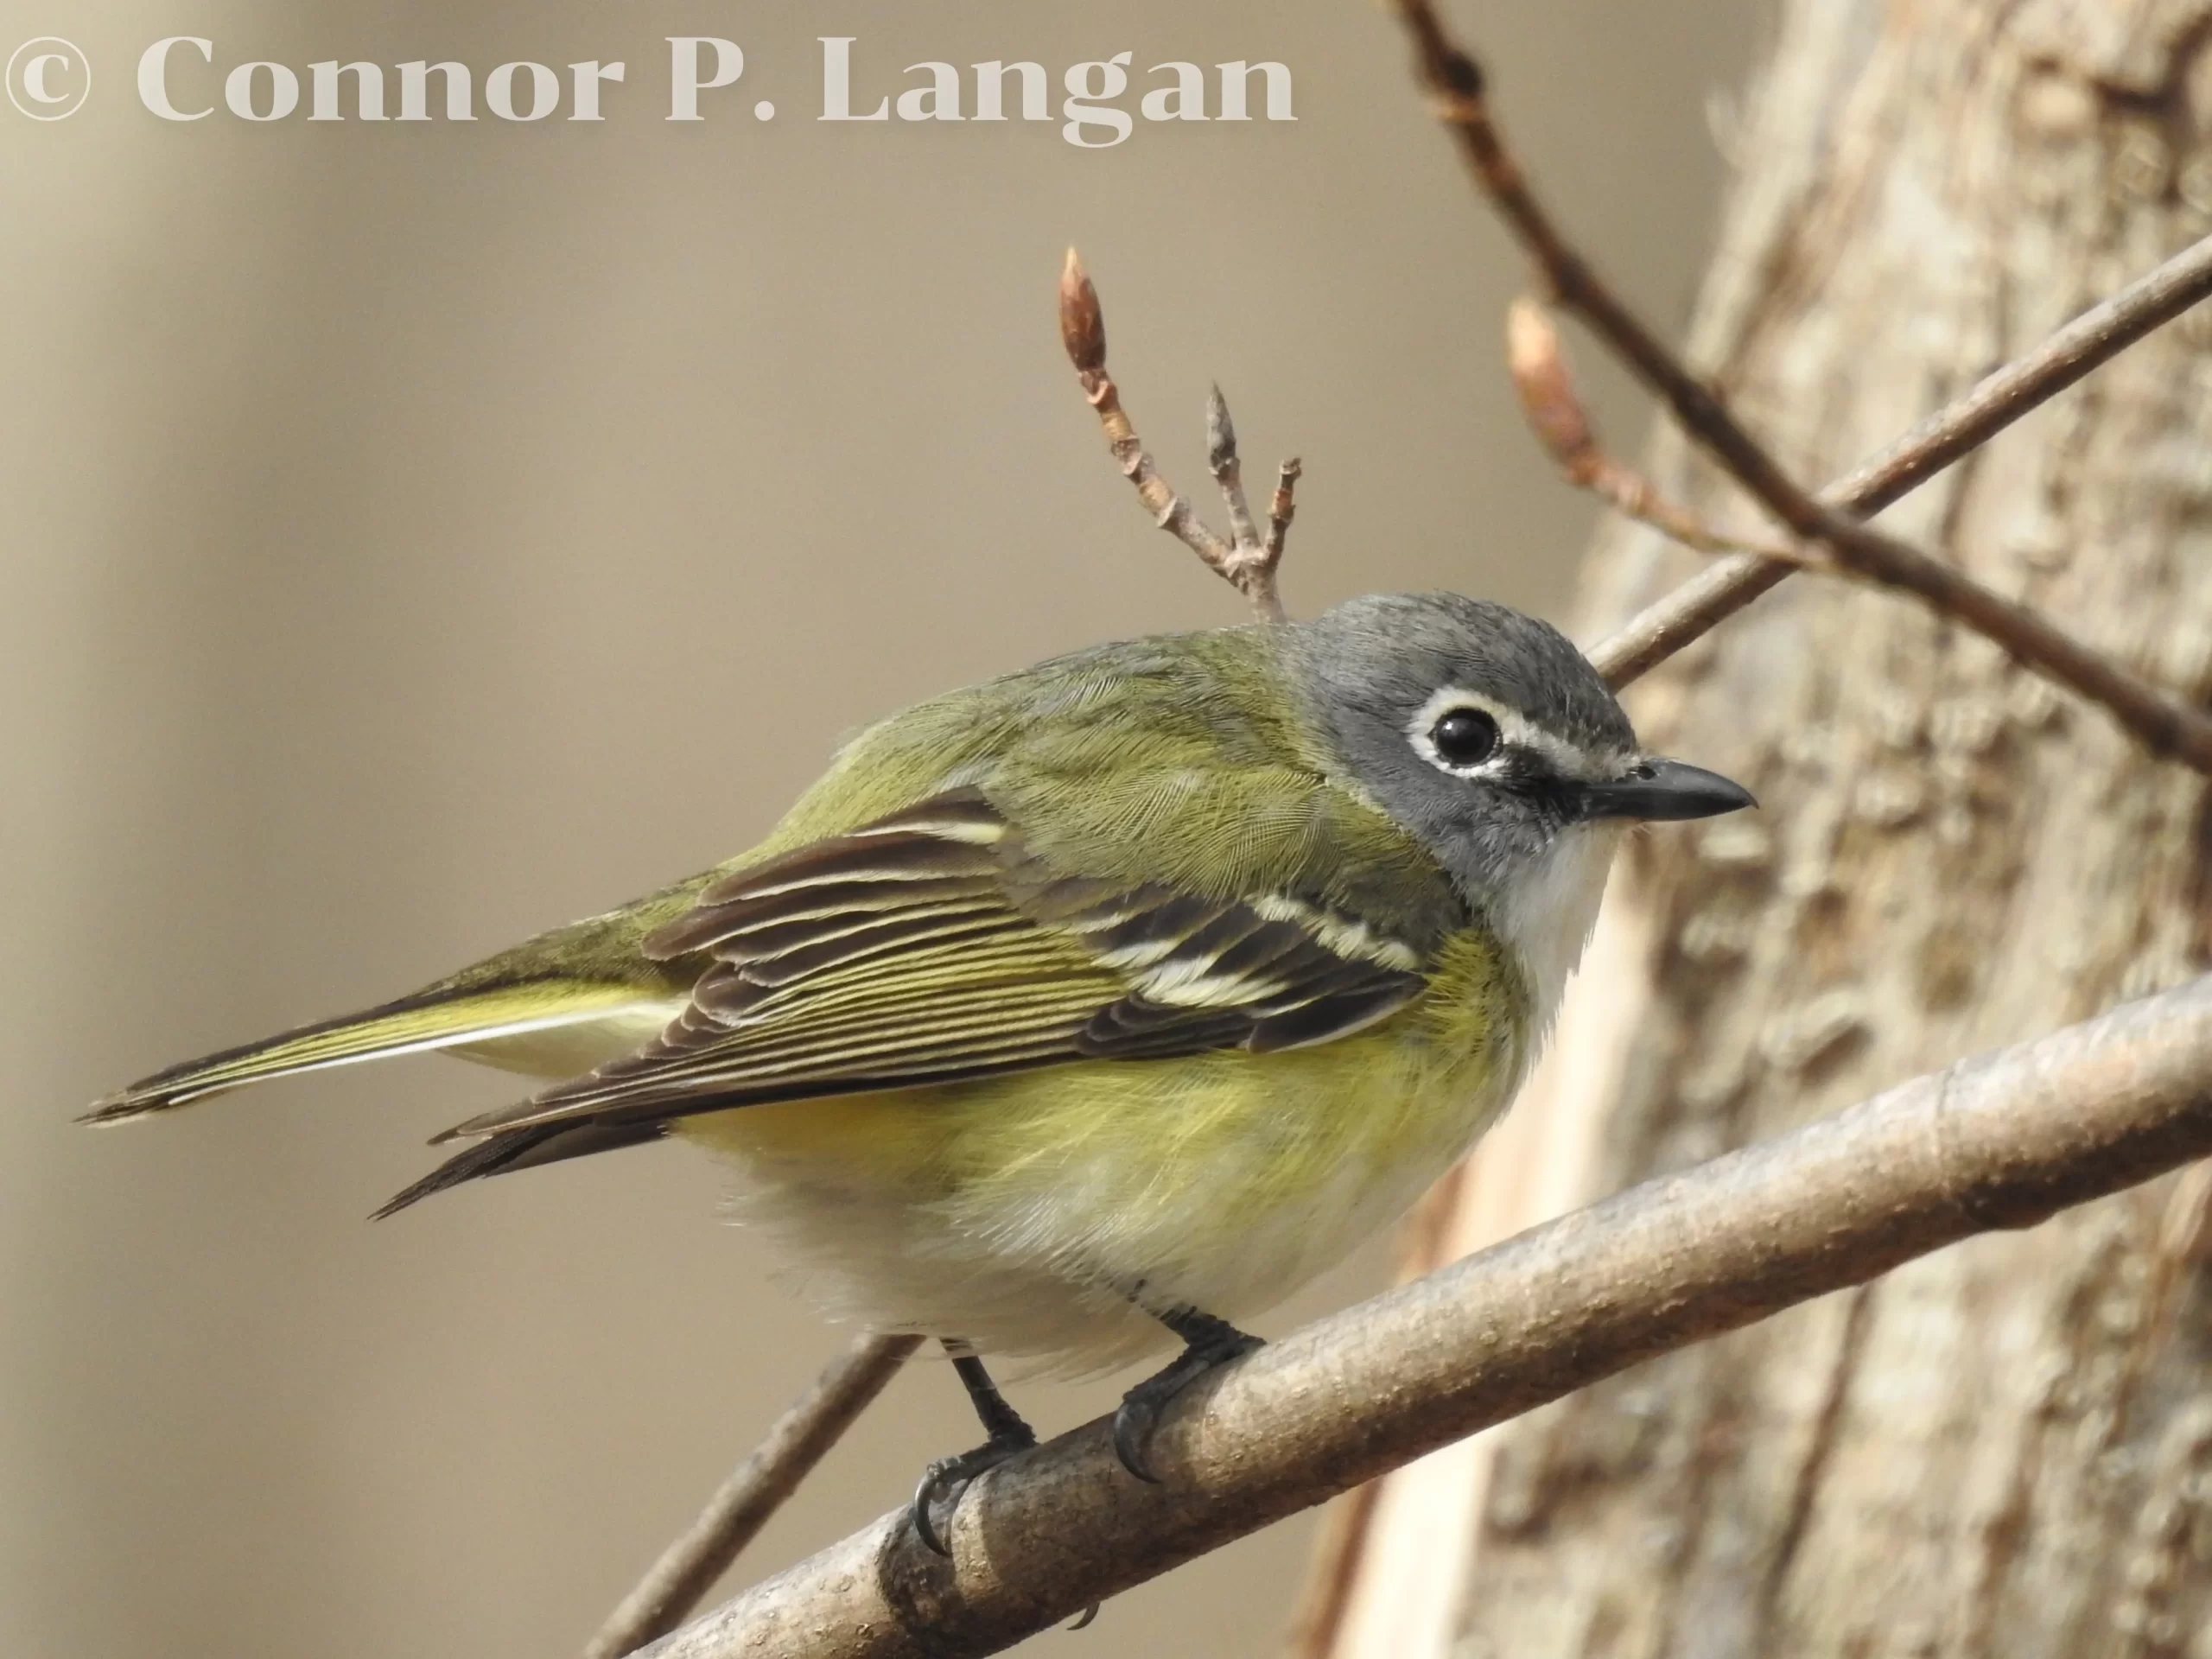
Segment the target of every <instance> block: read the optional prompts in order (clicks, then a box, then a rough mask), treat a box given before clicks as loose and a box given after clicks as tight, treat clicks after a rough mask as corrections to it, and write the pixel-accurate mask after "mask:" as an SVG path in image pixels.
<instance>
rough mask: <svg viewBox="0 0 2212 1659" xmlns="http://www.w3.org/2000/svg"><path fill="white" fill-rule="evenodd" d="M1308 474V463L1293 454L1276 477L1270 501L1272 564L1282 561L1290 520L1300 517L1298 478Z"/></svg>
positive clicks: (1267, 542)
mask: <svg viewBox="0 0 2212 1659" xmlns="http://www.w3.org/2000/svg"><path fill="white" fill-rule="evenodd" d="M1305 476H1306V463H1305V462H1304V461H1300V460H1299V458H1298V457H1297V456H1296V455H1293V456H1292V457H1291V458H1290V459H1289V460H1288V461H1285V462H1283V464H1282V468H1281V472H1280V473H1279V474H1277V476H1276V478H1275V493H1274V499H1271V500H1270V501H1269V502H1268V539H1267V540H1266V542H1265V543H1262V545H1263V546H1264V547H1265V548H1266V549H1267V555H1268V563H1270V564H1281V563H1282V546H1283V543H1284V542H1286V541H1287V540H1288V539H1289V537H1290V521H1291V520H1292V519H1294V518H1296V517H1298V480H1300V479H1301V478H1303V477H1305Z"/></svg>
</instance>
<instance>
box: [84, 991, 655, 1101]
mask: <svg viewBox="0 0 2212 1659" xmlns="http://www.w3.org/2000/svg"><path fill="white" fill-rule="evenodd" d="M648 1001H649V998H648V997H647V995H645V994H643V993H641V992H640V990H639V988H638V987H637V986H634V985H619V984H606V983H592V982H586V981H579V980H573V979H559V978H550V979H541V980H531V981H524V982H521V983H516V984H506V985H498V986H488V987H484V988H479V989H474V990H462V989H458V988H432V989H430V990H428V991H423V992H418V993H417V994H416V995H413V996H409V997H402V998H401V999H400V1000H399V1001H397V1002H387V1003H385V1004H384V1005H383V1006H382V1007H374V1008H369V1009H366V1010H365V1011H363V1012H361V1013H359V1014H343V1015H340V1017H339V1018H337V1019H335V1020H320V1021H318V1022H317V1023H315V1024H314V1025H311V1026H302V1027H299V1028H298V1029H296V1030H294V1031H287V1032H283V1033H279V1034H278V1035H277V1036H274V1037H270V1038H265V1039H263V1040H262V1041H260V1042H257V1043H247V1044H245V1045H244V1046H241V1047H238V1048H226V1049H225V1050H223V1051H222V1052H220V1053H216V1054H208V1055H205V1056H203V1057H201V1058H199V1059H196V1060H187V1061H185V1062H184V1063H183V1064H182V1065H172V1066H170V1067H168V1069H167V1070H166V1071H156V1073H154V1075H153V1076H152V1077H143V1078H141V1079H140V1080H139V1081H138V1082H137V1083H134V1084H131V1085H130V1087H129V1088H128V1089H124V1090H118V1091H117V1092H116V1093H114V1094H112V1095H110V1096H108V1097H107V1098H106V1099H105V1100H102V1101H99V1102H98V1103H95V1104H94V1105H93V1107H92V1109H91V1110H90V1111H88V1112H86V1114H85V1115H84V1116H83V1117H82V1118H81V1119H80V1120H79V1121H80V1122H86V1123H119V1122H124V1120H126V1119H129V1118H134V1117H143V1116H146V1115H147V1114H149V1113H151V1112H165V1111H168V1110H169V1109H172V1108H174V1107H177V1106H182V1105H185V1104H187V1103H190V1102H192V1101H195V1100H204V1099H206V1098H207V1096H210V1095H219V1094H223V1093H225V1092H226V1091H228V1090H232V1089H240V1088H243V1087H245V1085H246V1084H251V1083H265V1082H267V1081H269V1080H270V1078H273V1077H291V1076H294V1075H295V1074H296V1073H298V1072H302V1071H321V1069H322V1068H324V1067H326V1066H332V1065H352V1064H353V1062H355V1061H357V1060H375V1059H382V1058H385V1057H386V1056H388V1055H392V1054H414V1053H420V1052H424V1051H426V1050H429V1049H438V1048H458V1047H469V1046H475V1045H493V1046H497V1045H500V1044H504V1043H509V1042H511V1041H512V1039H527V1038H528V1037H529V1036H530V1035H531V1033H537V1032H550V1031H553V1030H556V1029H557V1028H559V1027H574V1026H581V1025H588V1024H594V1023H601V1022H612V1021H614V1020H619V1019H620V1018H621V1016H622V1015H623V1014H625V1013H626V1012H627V1011H629V1010H632V1009H636V1008H638V1007H640V1006H641V1005H644V1004H645V1003H647V1002H648ZM485 1058H493V1056H492V1055H486V1056H485ZM503 1063H504V1062H503ZM522 1069H534V1068H530V1067H527V1066H524V1067H523V1068H522ZM579 1069H581V1068H579Z"/></svg>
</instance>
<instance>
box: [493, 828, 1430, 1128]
mask: <svg viewBox="0 0 2212 1659" xmlns="http://www.w3.org/2000/svg"><path fill="white" fill-rule="evenodd" d="M646 950H647V951H648V953H649V954H651V955H652V956H655V957H660V958H663V959H677V958H683V957H703V958H705V959H706V960H707V963H708V965H707V966H706V968H705V969H704V971H703V972H702V974H701V976H700V977H699V979H698V980H697V982H696V985H695V987H694V988H693V991H692V995H691V1001H690V1004H689V1005H688V1006H687V1007H685V1008H684V1010H683V1013H682V1014H680V1015H679V1016H678V1017H677V1019H676V1020H674V1021H673V1022H672V1023H671V1025H670V1026H669V1027H668V1028H667V1029H666V1031H665V1032H664V1033H662V1035H661V1036H660V1037H659V1038H658V1039H655V1040H654V1041H653V1042H652V1043H650V1044H648V1045H647V1046H645V1048H643V1049H642V1050H641V1051H639V1052H638V1053H637V1054H635V1055H632V1056H630V1057H627V1058H623V1059H620V1060H616V1061H614V1062H613V1063H612V1064H609V1065H604V1066H602V1067H601V1068H600V1069H599V1070H598V1071H594V1072H592V1073H590V1074H588V1076H585V1077H580V1078H578V1079H576V1080H575V1081H574V1082H572V1083H568V1084H562V1085H560V1086H558V1087H556V1088H553V1089H550V1090H546V1091H545V1092H543V1093H542V1094H540V1095H538V1096H536V1097H534V1098H533V1099H531V1100H529V1101H526V1102H524V1103H522V1104H520V1105H518V1106H515V1107H512V1108H509V1109H505V1110H502V1111H499V1112H494V1113H491V1114H488V1115H486V1116H482V1117H479V1118H476V1119H474V1120H472V1121H471V1122H467V1123H465V1124H462V1125H461V1127H460V1128H457V1129H456V1130H454V1132H453V1133H454V1134H455V1135H486V1134H491V1135H499V1134H501V1133H505V1134H512V1133H514V1132H516V1131H519V1130H533V1129H543V1128H548V1127H550V1126H556V1125H563V1124H575V1123H579V1122H583V1121H587V1120H588V1121H591V1122H595V1123H597V1124H600V1125H601V1126H607V1125H611V1124H613V1123H617V1122H621V1123H636V1122H640V1121H642V1120H648V1119H651V1120H660V1119H665V1118H668V1117H671V1116H682V1115H683V1114H685V1113H688V1112H697V1111H710V1110H720V1109H724V1108H727V1107H730V1106H735V1105H742V1104H746V1103H758V1102H765V1101H780V1100H792V1099H800V1098H805V1097H808V1096H821V1095H833V1094H854V1093H872V1092H875V1091H878V1090H887V1089H898V1088H907V1087H912V1086H915V1085H918V1084H942V1083H949V1082H956V1081H961V1080H965V1079H970V1078H976V1077H988V1076H991V1075H994V1074H996V1073H1000V1072H1004V1071H1018V1070H1024V1069H1028V1068H1033V1067H1037V1066H1045V1065H1055V1064H1058V1063H1062V1062H1065V1061H1070V1060H1077V1059H1099V1058H1127V1059H1147V1058H1165V1057H1168V1056H1173V1055H1179V1054H1189V1053H1194V1052H1200V1051H1204V1050H1208V1049H1222V1048H1235V1047H1243V1048H1246V1049H1249V1050H1253V1051H1255V1052H1266V1051H1269V1050H1274V1049H1281V1048H1289V1047H1295V1046H1300V1045H1303V1044H1307V1043H1319V1042H1325V1041H1328V1040H1330V1039H1332V1038H1336V1037H1339V1036H1342V1035H1344V1034H1345V1033H1349V1032H1351V1031H1355V1030H1357V1029H1359V1028H1360V1027H1363V1026H1366V1025H1369V1024H1371V1023H1372V1022H1374V1021H1375V1020H1380V1019H1382V1018H1384V1017H1385V1016H1387V1015H1389V1014H1391V1013H1393V1012H1395V1010H1396V1009H1398V1008H1400V1007H1402V1006H1404V1005H1405V1003H1407V1002H1408V1001H1410V1000H1411V999H1412V998H1414V996H1415V995H1419V993H1420V991H1421V988H1422V987H1423V985H1424V983H1425V980H1424V978H1423V975H1422V973H1421V968H1422V963H1421V958H1420V957H1419V956H1418V955H1417V953H1416V952H1415V950H1414V948H1413V947H1411V946H1410V945H1408V944H1405V943H1403V942H1402V941H1400V940H1397V939H1394V938H1386V937H1383V935H1381V934H1378V933H1377V932H1376V931H1374V930H1372V929H1371V928H1369V927H1367V926H1364V925H1361V924H1360V923H1358V922H1357V921H1354V920H1352V919H1351V918H1346V917H1343V916H1339V915H1335V914H1332V913H1331V912H1327V911H1325V910H1323V909H1320V908H1319V907H1317V906H1313V905H1312V904H1310V903H1305V902H1301V901H1299V900H1297V899H1292V898H1290V897H1287V896H1284V895H1272V894H1257V895H1251V896H1247V897H1245V898H1242V899H1213V898H1202V897H1198V896H1196V895H1193V894H1191V893H1183V892H1179V891H1177V890H1176V889H1174V888H1173V887H1166V886H1163V885H1160V884H1157V883H1147V884H1140V885H1137V886H1135V887H1131V886H1128V885H1126V884H1123V883H1121V882H1116V881H1111V880H1102V879H1099V878H1096V877H1086V876H1082V875H1071V874H1065V873H1064V872H1061V871H1058V870H1057V869H1054V868H1052V867H1050V866H1049V865H1047V864H1046V863H1045V862H1044V861H1042V860H1040V859H1039V858H1037V857H1036V856H1035V855H1033V854H1032V853H1031V852H1030V850H1029V849H1027V846H1026V845H1025V844H1024V842H1023V840H1022V837H1021V836H1020V834H1019V833H1018V831H1017V830H1016V829H1014V827H1013V826H1012V825H1011V824H1010V823H1008V822H1007V819H1006V818H1005V817H1003V816H1001V814H1000V812H999V811H998V810H995V808H994V807H993V806H992V805H991V804H990V803H989V801H988V800H987V799H986V798H984V796H983V795H982V793H981V792H979V791H974V790H957V791H950V792H949V793H946V794H942V795H939V796H937V797H934V798H931V799H929V800H926V801H924V802H922V803H921V804H918V805H917V806H914V807H911V808H908V809H907V810H904V811H900V812H898V813H894V814H893V815H891V816H889V817H885V818H882V819H880V820H878V821H877V822H875V823H871V824H868V825H865V826H863V827H861V828H860V829H855V830H850V831H848V832H846V833H844V834H842V835H838V836H831V837H829V838H827V839H825V840H823V841H820V842H815V843H813V844H812V845H810V846H807V847H804V848H801V849H797V850H796V851H793V852H791V853H788V854H786V855H784V856H781V857H779V858H776V859H773V860H771V861H768V862H766V863H764V864H760V865H756V866H754V867H753V868H748V869H745V870H741V871H739V872H736V873H734V874H731V875H728V876H726V877H724V878H723V879H721V880H719V881H717V882H715V883H714V884H713V885H711V886H709V887H707V888H706V889H705V890H704V891H703V892H702V893H701V894H700V896H699V900H698V903H697V905H696V907H695V908H694V909H693V910H692V911H691V912H690V913H689V914H687V915H685V916H683V917H682V918H679V919H678V920H677V921H676V922H674V923H672V924H671V925H668V926H666V927H664V928H662V929H661V930H660V931H658V932H657V933H655V934H653V935H652V936H651V937H650V938H648V940H647V941H646Z"/></svg>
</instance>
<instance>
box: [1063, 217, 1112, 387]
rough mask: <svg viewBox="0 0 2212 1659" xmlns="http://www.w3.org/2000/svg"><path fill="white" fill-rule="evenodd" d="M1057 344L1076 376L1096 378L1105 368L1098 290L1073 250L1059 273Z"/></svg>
mask: <svg viewBox="0 0 2212 1659" xmlns="http://www.w3.org/2000/svg"><path fill="white" fill-rule="evenodd" d="M1060 344H1061V345H1063V346H1066V347H1067V353H1068V361H1069V362H1071V363H1072V364H1074V365H1075V368H1076V372H1077V374H1096V372H1098V371H1099V370H1101V369H1103V368H1104V367H1105V366H1106V319H1105V316H1104V315H1103V313H1102V312H1101V311H1100V310H1099V308H1098V290H1097V289H1096V288H1093V287H1092V286H1091V285H1090V274H1089V273H1088V272H1087V271H1085V270H1084V268H1083V261H1082V260H1081V259H1079V258H1077V257H1076V251H1075V250H1074V249H1073V248H1070V249H1069V250H1068V257H1067V264H1065V265H1064V266H1062V267H1061V269H1060Z"/></svg>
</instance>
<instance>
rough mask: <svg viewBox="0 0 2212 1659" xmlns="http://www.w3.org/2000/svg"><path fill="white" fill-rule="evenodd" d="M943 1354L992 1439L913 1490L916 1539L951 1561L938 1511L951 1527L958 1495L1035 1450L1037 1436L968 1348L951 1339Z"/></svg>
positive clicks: (941, 1464)
mask: <svg viewBox="0 0 2212 1659" xmlns="http://www.w3.org/2000/svg"><path fill="white" fill-rule="evenodd" d="M944 1351H945V1352H947V1353H948V1354H950V1355H951V1356H952V1369H953V1370H955V1371H956V1372H957V1373H958V1374H959V1376H960V1381H961V1383H962V1385H963V1387H965V1388H966V1389H967V1390H968V1401H969V1404H971V1405H972V1406H974V1407H975V1408H976V1417H977V1419H978V1420H979V1421H981V1422H982V1425H983V1433H986V1434H987V1435H988V1436H989V1437H990V1438H989V1439H988V1440H985V1441H984V1442H983V1444H982V1445H981V1446H977V1447H976V1449H975V1450H974V1451H972V1452H962V1453H961V1454H960V1455H959V1456H958V1457H957V1458H939V1459H938V1460H937V1461H936V1462H935V1463H933V1464H931V1465H930V1466H929V1467H928V1468H927V1469H925V1470H924V1471H922V1484H920V1485H918V1486H917V1487H915V1488H914V1503H913V1509H912V1516H913V1520H914V1535H915V1536H916V1537H917V1538H919V1539H920V1540H921V1541H922V1542H923V1543H924V1544H925V1546H926V1547H928V1548H931V1549H933V1550H935V1551H936V1552H937V1553H938V1554H940V1555H950V1554H951V1553H952V1551H951V1550H950V1548H947V1546H946V1544H945V1541H944V1534H943V1532H941V1531H940V1530H939V1524H940V1523H939V1522H938V1516H937V1510H938V1508H939V1506H940V1505H942V1507H943V1509H944V1519H945V1520H947V1521H950V1519H951V1518H952V1512H953V1510H956V1509H957V1508H958V1507H959V1506H960V1495H961V1494H962V1493H963V1492H964V1491H967V1489H968V1483H969V1481H971V1480H973V1479H975V1478H976V1476H978V1475H980V1474H982V1472H983V1471H985V1470H986V1469H995V1468H997V1467H998V1465H1001V1464H1002V1463H1004V1462H1005V1461H1006V1460H1007V1459H1008V1458H1010V1457H1012V1456H1014V1453H1016V1452H1027V1451H1028V1450H1029V1449H1030V1448H1031V1447H1032V1446H1035V1445H1036V1444H1037V1431H1036V1430H1035V1429H1033V1428H1032V1427H1029V1425H1028V1424H1027V1423H1025V1422H1023V1421H1021V1414H1020V1412H1018V1411H1016V1410H1015V1409H1014V1408H1013V1407H1012V1406H1009V1405H1008V1404H1007V1402H1006V1396H1005V1395H1002V1394H1001V1393H1000V1392H999V1389H998V1384H997V1383H994V1382H992V1381H991V1374H990V1373H989V1372H988V1371H987V1370H984V1369H983V1362H982V1360H981V1359H979V1358H977V1357H976V1352H975V1351H974V1350H973V1349H971V1348H970V1347H969V1346H968V1344H966V1343H964V1342H957V1341H953V1340H950V1339H947V1340H946V1342H945V1344H944Z"/></svg>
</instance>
